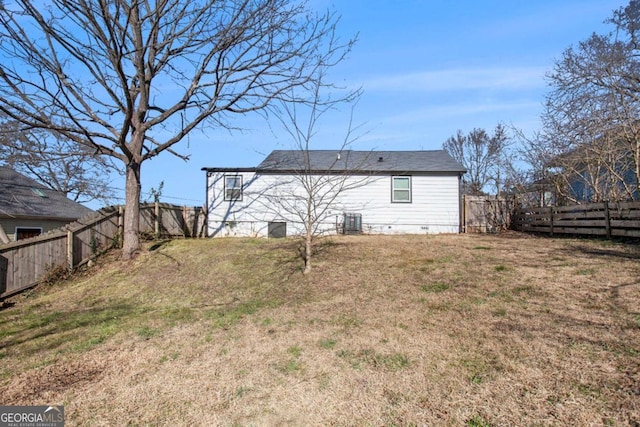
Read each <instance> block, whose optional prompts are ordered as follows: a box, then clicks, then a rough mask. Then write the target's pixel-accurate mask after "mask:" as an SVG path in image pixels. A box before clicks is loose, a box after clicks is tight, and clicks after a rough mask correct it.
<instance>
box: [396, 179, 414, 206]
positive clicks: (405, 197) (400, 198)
mask: <svg viewBox="0 0 640 427" xmlns="http://www.w3.org/2000/svg"><path fill="white" fill-rule="evenodd" d="M391 202H393V203H411V177H410V176H392V177H391Z"/></svg>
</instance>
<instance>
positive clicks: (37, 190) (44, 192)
mask: <svg viewBox="0 0 640 427" xmlns="http://www.w3.org/2000/svg"><path fill="white" fill-rule="evenodd" d="M91 212H93V211H92V210H91V209H89V208H87V207H85V206H82V205H81V204H79V203H76V202H74V201H73V200H70V199H68V198H67V197H65V195H64V194H62V193H60V192H58V191H54V190H51V189H49V188H47V187H45V186H44V185H42V184H40V183H38V182H37V181H34V180H33V179H31V178H28V177H26V176H24V175H22V174H20V173H18V172H16V171H14V170H13V169H11V168H10V167H7V166H0V216H2V217H23V218H24V217H29V218H48V219H63V220H70V221H74V220H76V219H78V218H82V217H83V216H85V215H87V214H89V213H91Z"/></svg>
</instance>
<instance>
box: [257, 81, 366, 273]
mask: <svg viewBox="0 0 640 427" xmlns="http://www.w3.org/2000/svg"><path fill="white" fill-rule="evenodd" d="M324 73H325V71H324V70H322V69H320V70H318V74H317V76H316V78H315V79H314V81H313V84H312V85H311V90H310V95H308V102H307V103H304V104H291V103H282V104H281V113H282V114H281V115H280V121H281V124H282V127H283V128H284V129H285V131H286V134H287V135H288V136H289V137H290V139H291V140H292V141H293V146H294V147H295V154H294V158H293V159H290V161H291V160H292V161H293V164H294V165H295V170H294V173H293V174H292V175H291V178H289V179H284V180H282V181H280V182H279V183H277V184H276V185H275V186H274V187H273V188H271V189H269V191H268V194H266V195H265V197H264V200H265V201H266V202H267V203H266V204H265V208H266V209H272V210H273V211H274V212H276V213H277V214H278V215H282V216H286V217H288V218H291V219H292V220H294V221H295V222H296V223H299V224H301V225H302V230H303V245H302V250H301V253H302V258H303V260H304V274H308V273H309V272H311V265H312V263H311V261H312V257H313V252H314V245H315V242H316V241H317V239H318V238H319V237H321V236H323V235H325V234H327V233H328V232H336V231H337V230H336V225H337V224H334V225H333V226H331V225H329V226H328V224H329V223H330V221H328V219H329V218H330V217H332V216H333V215H335V211H336V210H338V211H339V210H343V209H345V205H344V204H343V203H342V202H341V201H340V196H341V195H342V194H343V193H344V192H346V191H348V190H353V189H355V188H358V187H361V186H363V185H365V184H366V183H367V182H368V181H369V180H370V176H368V175H366V174H365V175H361V166H362V165H363V163H364V160H365V159H366V157H367V156H365V157H364V158H363V157H358V158H357V159H353V158H350V153H351V152H350V150H349V147H350V146H351V144H352V143H353V142H355V141H356V140H357V139H358V138H359V137H360V136H361V135H359V134H358V131H359V129H360V126H354V124H353V112H354V108H355V105H356V104H357V99H358V98H359V97H360V95H361V91H360V90H359V89H358V90H355V91H349V92H348V93H344V94H342V95H339V96H338V97H333V95H335V93H336V92H335V91H333V92H331V93H324V90H325V89H327V86H326V85H325V84H324V81H325V74H324ZM333 89H337V88H333ZM341 105H351V109H350V112H351V114H350V115H349V121H348V124H347V128H346V131H345V135H344V137H343V139H342V141H341V143H340V145H339V146H338V147H336V149H335V150H332V151H331V152H330V154H328V155H327V154H326V152H324V153H323V159H322V161H321V162H318V158H317V157H316V155H317V154H318V152H315V151H314V150H313V149H312V148H313V145H314V141H315V138H316V136H317V132H318V131H319V126H320V122H321V120H322V119H323V118H324V117H325V116H326V115H327V114H328V113H330V112H335V111H336V109H337V108H338V107H339V106H341ZM327 156H328V158H329V160H328V161H326V159H327Z"/></svg>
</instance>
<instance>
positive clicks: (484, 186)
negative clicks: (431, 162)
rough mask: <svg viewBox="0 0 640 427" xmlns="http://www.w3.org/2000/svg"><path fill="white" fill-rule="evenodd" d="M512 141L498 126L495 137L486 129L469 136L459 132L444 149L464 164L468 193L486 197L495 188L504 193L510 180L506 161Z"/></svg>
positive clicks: (464, 183) (474, 131)
mask: <svg viewBox="0 0 640 427" xmlns="http://www.w3.org/2000/svg"><path fill="white" fill-rule="evenodd" d="M508 146H509V138H508V136H507V132H506V130H505V128H504V127H503V126H502V125H497V126H496V128H495V130H494V132H493V135H489V134H488V133H487V132H486V131H485V130H484V129H477V128H476V129H473V130H472V131H471V132H469V133H468V134H467V135H465V134H463V133H462V131H461V130H458V132H457V133H456V135H455V136H452V137H450V138H449V139H447V140H446V141H445V142H444V143H443V144H442V148H443V149H444V150H445V151H447V153H449V154H450V155H451V157H453V158H454V159H456V160H457V161H458V162H460V164H462V165H463V166H464V167H465V168H466V169H467V173H466V174H465V175H464V176H463V177H462V180H463V191H464V192H465V193H466V194H471V195H481V194H486V193H487V190H489V187H490V186H491V185H493V186H494V188H495V194H500V192H501V190H502V187H503V184H504V182H503V181H504V180H505V179H506V176H505V175H506V172H505V171H506V169H507V168H506V162H507V160H508V158H509V157H508V153H507V149H508Z"/></svg>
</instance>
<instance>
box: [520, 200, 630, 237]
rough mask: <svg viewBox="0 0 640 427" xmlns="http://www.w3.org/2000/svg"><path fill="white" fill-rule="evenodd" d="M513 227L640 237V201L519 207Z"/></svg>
mask: <svg viewBox="0 0 640 427" xmlns="http://www.w3.org/2000/svg"><path fill="white" fill-rule="evenodd" d="M511 219H512V224H511V228H512V229H514V230H519V231H526V232H534V233H548V234H550V235H552V236H553V235H554V234H577V235H587V236H605V237H607V238H612V237H640V201H635V202H603V203H589V204H584V205H573V206H550V207H542V208H525V209H516V210H515V211H514V213H513V215H512V218H511Z"/></svg>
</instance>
